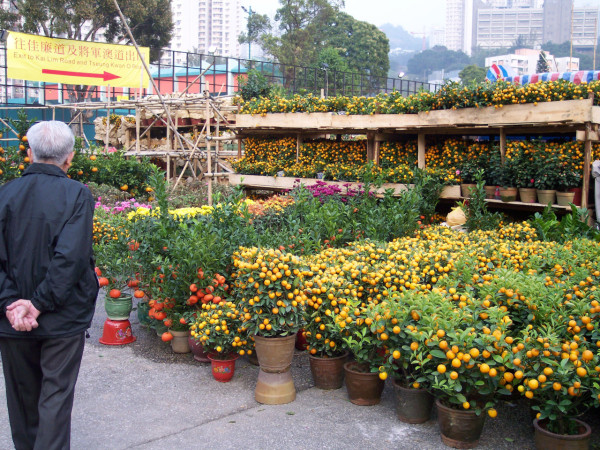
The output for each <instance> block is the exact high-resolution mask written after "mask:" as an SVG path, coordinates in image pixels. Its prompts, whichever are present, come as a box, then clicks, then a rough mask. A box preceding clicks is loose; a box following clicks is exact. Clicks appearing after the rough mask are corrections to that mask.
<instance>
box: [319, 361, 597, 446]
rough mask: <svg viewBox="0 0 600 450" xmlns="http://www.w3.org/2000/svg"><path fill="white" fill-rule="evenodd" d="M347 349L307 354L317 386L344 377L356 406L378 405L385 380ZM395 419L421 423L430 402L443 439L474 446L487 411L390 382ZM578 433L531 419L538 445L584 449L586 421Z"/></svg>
mask: <svg viewBox="0 0 600 450" xmlns="http://www.w3.org/2000/svg"><path fill="white" fill-rule="evenodd" d="M347 359H348V352H346V353H344V354H343V355H341V356H338V357H327V358H321V357H316V356H313V355H310V368H311V373H312V376H313V380H314V383H315V387H317V388H319V389H324V390H329V389H339V388H341V387H342V384H343V381H344V378H345V381H346V389H347V392H348V397H349V399H350V402H352V403H353V404H355V405H359V406H372V405H377V404H378V403H379V402H380V400H381V394H382V392H383V388H384V384H385V381H384V380H382V379H381V378H380V376H379V373H377V372H374V373H372V372H367V371H366V370H364V367H361V365H360V364H358V363H357V362H354V361H349V362H348V361H347ZM392 384H393V387H394V397H395V404H396V416H397V418H398V420H400V421H401V422H404V423H408V424H422V423H425V422H428V421H429V420H430V419H431V413H432V410H433V405H434V404H435V406H436V410H437V418H438V426H439V430H440V437H441V440H442V442H443V443H444V444H445V445H447V446H449V447H453V448H475V447H477V445H478V444H479V439H480V437H481V434H482V431H483V427H484V424H485V418H486V414H484V413H481V414H479V415H478V414H477V413H476V412H475V411H474V410H465V409H457V408H452V407H449V406H448V405H445V404H444V403H443V402H442V401H441V400H440V399H436V398H435V397H434V396H433V395H432V394H431V393H430V392H429V391H427V390H425V389H422V388H414V387H405V386H403V385H402V384H401V383H399V382H398V381H397V380H393V382H392ZM575 422H576V424H577V427H578V430H577V434H573V435H560V434H556V433H552V432H550V431H548V430H547V429H546V425H545V422H543V421H540V420H538V419H535V420H534V423H533V426H534V429H535V443H536V448H538V449H551V448H560V449H573V450H575V449H587V448H589V441H590V437H591V429H590V427H589V425H588V424H586V423H585V422H582V421H580V420H575Z"/></svg>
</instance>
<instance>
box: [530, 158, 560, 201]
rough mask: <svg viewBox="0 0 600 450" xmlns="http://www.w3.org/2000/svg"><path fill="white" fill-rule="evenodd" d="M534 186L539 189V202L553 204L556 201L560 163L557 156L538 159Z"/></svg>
mask: <svg viewBox="0 0 600 450" xmlns="http://www.w3.org/2000/svg"><path fill="white" fill-rule="evenodd" d="M534 180H535V181H534V186H535V188H536V189H537V198H538V203H541V204H543V205H552V204H554V203H555V201H556V185H557V181H558V163H557V161H556V157H555V156H553V155H549V156H547V157H546V158H539V157H538V158H537V159H536V170H535V177H534Z"/></svg>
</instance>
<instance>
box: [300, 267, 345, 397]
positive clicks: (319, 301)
mask: <svg viewBox="0 0 600 450" xmlns="http://www.w3.org/2000/svg"><path fill="white" fill-rule="evenodd" d="M320 281H321V280H320V279H317V280H315V281H314V282H313V280H311V281H310V282H311V286H312V285H314V283H316V285H317V286H320V287H315V288H314V289H313V288H312V287H310V288H308V287H307V288H306V290H305V292H306V293H307V297H308V299H307V301H306V308H305V310H304V320H305V322H306V325H305V326H304V333H303V334H304V337H305V339H306V343H307V348H306V350H307V351H308V353H309V362H310V370H311V373H312V377H313V381H314V382H315V386H316V387H317V388H319V389H339V388H341V387H342V383H343V381H344V364H345V363H346V360H347V358H348V352H347V351H346V350H344V347H343V345H341V344H342V338H341V336H340V333H339V328H338V327H337V326H336V324H335V314H332V312H335V310H336V308H338V310H339V306H342V305H341V304H340V299H339V298H338V297H337V290H336V288H335V287H334V285H333V281H332V282H327V283H325V284H321V282H320Z"/></svg>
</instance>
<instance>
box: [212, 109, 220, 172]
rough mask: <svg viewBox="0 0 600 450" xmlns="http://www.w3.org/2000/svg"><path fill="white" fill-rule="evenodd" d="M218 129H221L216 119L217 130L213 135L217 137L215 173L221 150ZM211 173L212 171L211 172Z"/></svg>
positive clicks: (218, 120)
mask: <svg viewBox="0 0 600 450" xmlns="http://www.w3.org/2000/svg"><path fill="white" fill-rule="evenodd" d="M220 128H221V120H220V119H219V118H218V117H217V129H216V130H215V135H216V136H217V139H216V141H217V142H215V171H216V170H217V163H218V162H219V158H220V157H219V151H220V150H221V143H220V140H219V139H218V138H219V132H220ZM211 172H212V170H211Z"/></svg>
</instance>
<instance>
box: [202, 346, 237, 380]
mask: <svg viewBox="0 0 600 450" xmlns="http://www.w3.org/2000/svg"><path fill="white" fill-rule="evenodd" d="M226 358H227V359H218V355H216V354H214V353H210V354H209V355H208V359H210V366H211V371H212V374H213V377H214V379H215V380H217V381H219V382H221V383H227V382H228V381H231V379H232V378H233V374H234V373H235V360H236V359H238V358H239V355H227V356H226Z"/></svg>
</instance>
